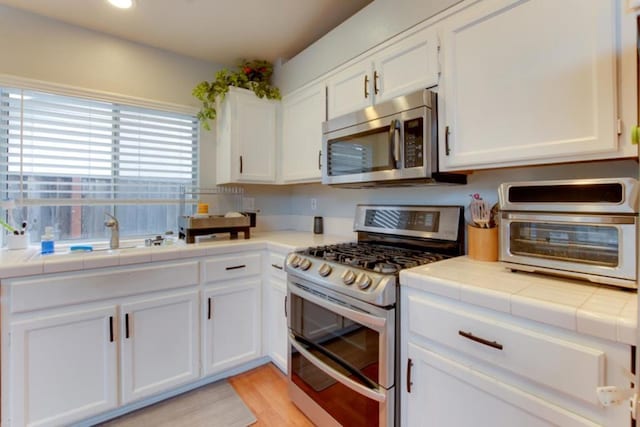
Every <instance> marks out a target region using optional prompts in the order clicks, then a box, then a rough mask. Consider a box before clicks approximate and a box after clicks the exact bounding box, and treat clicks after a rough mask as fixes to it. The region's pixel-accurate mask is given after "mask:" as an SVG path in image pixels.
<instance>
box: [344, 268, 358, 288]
mask: <svg viewBox="0 0 640 427" xmlns="http://www.w3.org/2000/svg"><path fill="white" fill-rule="evenodd" d="M355 281H356V273H354V272H353V271H351V270H345V272H344V273H342V282H343V283H344V284H345V285H347V286H348V285H352V284H353V282H355Z"/></svg>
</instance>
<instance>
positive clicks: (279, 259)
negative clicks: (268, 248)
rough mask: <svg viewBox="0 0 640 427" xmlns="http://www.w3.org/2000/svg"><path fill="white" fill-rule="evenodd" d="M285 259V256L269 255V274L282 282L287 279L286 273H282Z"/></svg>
mask: <svg viewBox="0 0 640 427" xmlns="http://www.w3.org/2000/svg"><path fill="white" fill-rule="evenodd" d="M285 257H286V255H283V254H269V273H270V274H271V276H273V277H277V278H279V279H282V280H286V279H287V273H285V271H284V259H285Z"/></svg>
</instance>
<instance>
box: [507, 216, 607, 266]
mask: <svg viewBox="0 0 640 427" xmlns="http://www.w3.org/2000/svg"><path fill="white" fill-rule="evenodd" d="M509 231H510V235H511V237H510V242H509V245H510V251H511V253H513V254H514V255H525V256H533V257H538V258H548V259H555V260H560V261H568V262H576V263H581V264H591V265H600V266H607V267H616V266H618V262H619V260H618V244H619V230H618V229H617V228H616V227H613V226H602V225H598V226H593V225H574V224H547V223H532V222H512V223H511V224H510V230H509Z"/></svg>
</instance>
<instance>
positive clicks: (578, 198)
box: [498, 178, 638, 288]
mask: <svg viewBox="0 0 640 427" xmlns="http://www.w3.org/2000/svg"><path fill="white" fill-rule="evenodd" d="M498 197H499V203H500V210H501V219H500V261H502V262H503V263H504V264H505V265H506V266H507V267H509V268H511V269H513V270H522V271H529V272H538V273H550V274H555V275H562V276H569V277H573V278H578V279H585V280H588V281H591V282H594V283H603V284H608V285H615V286H622V287H626V288H637V287H638V286H637V274H638V272H637V269H638V265H637V264H638V263H637V242H638V181H637V180H635V179H633V178H603V179H576V180H557V181H538V182H513V183H505V184H502V185H501V186H500V189H499V194H498Z"/></svg>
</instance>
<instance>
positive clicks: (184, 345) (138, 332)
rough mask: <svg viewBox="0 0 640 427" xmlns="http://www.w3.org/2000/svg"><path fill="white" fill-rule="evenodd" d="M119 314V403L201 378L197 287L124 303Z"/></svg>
mask: <svg viewBox="0 0 640 427" xmlns="http://www.w3.org/2000/svg"><path fill="white" fill-rule="evenodd" d="M120 315H121V318H120V323H121V328H120V336H121V340H122V359H121V366H122V400H123V403H129V402H132V401H134V400H138V399H140V398H143V397H145V396H150V395H152V394H156V393H159V392H161V391H164V390H168V389H171V388H174V387H176V386H177V385H180V384H183V383H187V382H189V381H192V380H195V379H197V378H198V377H199V374H200V372H199V363H198V362H199V354H198V336H199V333H198V292H197V291H191V292H183V293H178V294H172V295H168V296H164V297H155V298H148V299H143V300H139V301H136V302H131V303H127V304H123V305H122V307H121V313H120Z"/></svg>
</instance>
